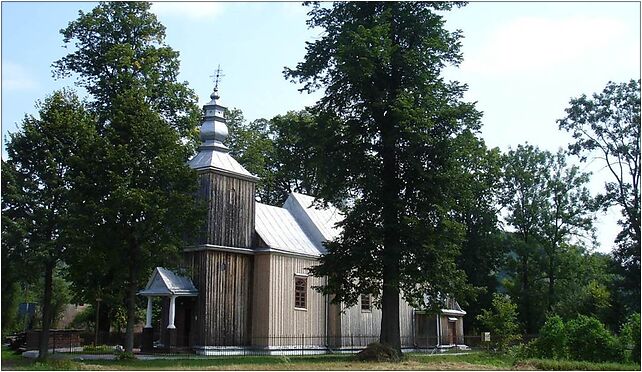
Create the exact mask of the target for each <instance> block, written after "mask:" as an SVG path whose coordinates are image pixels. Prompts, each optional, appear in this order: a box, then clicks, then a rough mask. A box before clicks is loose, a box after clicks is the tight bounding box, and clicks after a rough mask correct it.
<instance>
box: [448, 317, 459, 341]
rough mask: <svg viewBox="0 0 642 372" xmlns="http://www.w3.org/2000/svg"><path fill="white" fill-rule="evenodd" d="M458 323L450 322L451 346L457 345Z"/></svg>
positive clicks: (449, 335)
mask: <svg viewBox="0 0 642 372" xmlns="http://www.w3.org/2000/svg"><path fill="white" fill-rule="evenodd" d="M456 324H457V323H456V322H448V341H450V344H451V345H454V344H455V341H456V340H457V327H456V326H455V325H456Z"/></svg>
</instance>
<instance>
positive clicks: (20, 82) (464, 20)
mask: <svg viewBox="0 0 642 372" xmlns="http://www.w3.org/2000/svg"><path fill="white" fill-rule="evenodd" d="M94 6H95V3H86V2H2V26H1V29H2V137H3V139H5V138H6V135H7V132H13V131H15V130H16V123H19V122H20V121H21V120H22V118H23V117H24V115H25V114H33V113H35V112H36V109H35V108H34V104H35V102H36V101H37V100H39V99H43V98H44V97H45V96H46V95H48V94H50V93H51V92H52V91H53V90H55V89H58V88H61V87H64V86H71V85H72V84H73V81H72V80H63V81H55V80H54V79H53V78H52V73H51V64H52V62H53V61H55V60H57V59H59V58H61V57H62V56H64V55H65V54H66V52H67V51H68V50H67V49H65V48H63V41H62V36H61V35H60V33H59V30H60V29H62V28H64V27H65V26H66V25H67V24H68V23H69V22H70V21H72V20H74V19H75V18H76V17H77V15H78V10H84V11H89V10H91V9H92V8H93V7H94ZM152 11H154V12H155V13H156V14H157V15H158V17H159V19H160V21H161V22H162V23H163V24H164V25H165V26H166V27H167V40H166V41H167V43H168V44H169V45H170V46H171V47H172V48H174V49H175V50H177V51H179V52H180V59H181V73H180V76H179V77H180V79H181V80H185V81H187V82H189V85H190V86H191V87H192V88H193V89H194V90H195V91H196V93H197V94H198V95H199V97H200V102H201V103H205V102H206V101H207V99H208V96H209V94H210V92H211V90H212V82H211V78H210V75H212V74H213V73H214V70H215V69H216V66H217V65H219V64H220V65H221V68H222V69H223V73H224V74H225V77H224V78H223V81H222V83H221V84H220V92H221V102H222V103H223V104H225V105H227V106H228V107H230V108H231V107H236V108H239V109H241V110H242V111H243V112H244V114H245V118H246V119H248V120H254V119H257V118H268V119H269V118H271V117H273V116H275V115H278V114H282V113H285V112H286V111H288V110H298V109H302V108H303V107H304V106H306V105H311V104H313V103H314V102H315V101H316V99H318V98H319V97H320V95H319V93H317V94H314V95H307V94H302V93H299V92H298V91H297V88H298V86H297V85H295V84H292V83H290V82H288V81H286V80H285V79H284V78H283V74H282V71H283V68H284V67H285V66H288V67H294V66H295V64H296V63H297V62H298V61H300V60H301V59H302V58H303V56H304V54H305V41H311V40H313V39H314V38H315V37H318V36H319V34H320V32H321V31H320V30H309V29H308V28H307V26H306V24H305V20H306V12H307V11H306V9H305V8H304V7H302V6H301V5H300V3H282V2H269V3H256V2H245V3H229V2H225V3H207V2H193V3H178V2H170V3H155V4H154V5H153V6H152ZM445 17H446V20H447V23H446V27H448V28H450V29H452V30H454V29H461V30H463V33H464V36H465V38H464V40H463V53H464V62H463V63H462V65H461V66H460V67H459V68H448V69H447V70H446V71H445V74H446V77H448V78H450V79H456V80H459V81H461V82H464V83H467V84H468V85H469V91H468V92H467V94H466V99H468V100H471V101H477V107H478V108H479V109H480V110H481V111H483V112H484V118H483V124H484V126H483V129H482V136H483V137H484V139H485V140H486V142H487V144H488V145H489V146H499V147H500V148H501V149H502V150H504V151H505V150H507V149H508V148H509V146H512V147H516V146H517V145H518V144H520V143H524V142H526V141H528V142H529V143H531V144H534V145H537V146H539V147H540V148H543V149H547V150H551V151H557V149H558V148H559V147H566V145H567V144H568V142H569V140H570V137H569V136H568V135H566V133H564V132H561V131H559V130H558V129H557V124H556V123H555V120H556V119H559V118H562V117H563V115H564V111H563V110H564V108H565V107H567V106H568V101H569V100H570V98H571V97H576V96H579V95H581V94H583V93H585V94H591V93H593V92H598V91H601V90H602V89H603V87H604V86H605V85H606V83H607V82H608V81H616V82H622V81H627V80H629V79H639V78H640V3H636V2H600V3H596V2H590V3H589V2H569V3H558V2H528V3H525V2H510V3H507V2H496V3H488V2H484V3H471V4H469V5H468V6H466V7H464V8H460V9H455V10H453V11H452V12H449V13H447V14H445ZM2 153H3V156H4V154H5V151H4V146H3V150H2ZM582 167H583V169H584V170H586V171H592V172H594V176H593V179H592V182H591V187H592V190H594V192H597V191H599V190H600V189H601V186H602V184H603V182H604V179H606V177H607V176H608V175H607V174H606V172H605V171H604V170H603V167H602V166H600V165H599V164H598V163H596V162H593V163H592V164H589V165H582ZM618 216H619V212H618V211H617V210H610V211H609V212H608V213H607V214H606V215H602V216H600V219H599V221H598V224H597V226H598V235H599V241H600V242H601V247H600V248H599V250H601V251H609V250H610V247H611V242H612V240H613V239H614V237H615V235H616V234H617V231H618V229H617V226H616V225H615V221H616V220H617V218H618Z"/></svg>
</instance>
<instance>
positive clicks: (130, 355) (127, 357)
mask: <svg viewBox="0 0 642 372" xmlns="http://www.w3.org/2000/svg"><path fill="white" fill-rule="evenodd" d="M117 358H118V360H136V356H135V355H134V353H132V352H129V351H123V352H122V353H118V354H117Z"/></svg>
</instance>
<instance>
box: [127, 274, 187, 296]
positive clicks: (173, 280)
mask: <svg viewBox="0 0 642 372" xmlns="http://www.w3.org/2000/svg"><path fill="white" fill-rule="evenodd" d="M138 294H139V295H141V296H196V295H198V290H197V289H196V287H194V284H193V283H192V281H191V280H190V278H187V277H184V276H180V275H177V274H176V273H174V272H173V271H171V270H167V269H165V268H162V267H157V268H156V269H154V272H153V273H152V275H151V277H150V278H149V280H148V281H147V286H145V289H143V290H142V291H140V292H138Z"/></svg>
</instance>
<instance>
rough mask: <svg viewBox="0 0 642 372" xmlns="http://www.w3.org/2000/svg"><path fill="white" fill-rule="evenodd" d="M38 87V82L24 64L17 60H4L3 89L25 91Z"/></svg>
mask: <svg viewBox="0 0 642 372" xmlns="http://www.w3.org/2000/svg"><path fill="white" fill-rule="evenodd" d="M36 88H38V82H37V81H36V80H35V79H34V78H33V76H32V74H31V73H30V72H29V71H28V70H27V69H26V68H25V67H23V66H22V65H20V64H18V63H15V62H9V61H7V62H2V90H6V91H7V92H18V91H21V92H24V91H30V90H34V89H36Z"/></svg>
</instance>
